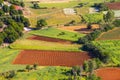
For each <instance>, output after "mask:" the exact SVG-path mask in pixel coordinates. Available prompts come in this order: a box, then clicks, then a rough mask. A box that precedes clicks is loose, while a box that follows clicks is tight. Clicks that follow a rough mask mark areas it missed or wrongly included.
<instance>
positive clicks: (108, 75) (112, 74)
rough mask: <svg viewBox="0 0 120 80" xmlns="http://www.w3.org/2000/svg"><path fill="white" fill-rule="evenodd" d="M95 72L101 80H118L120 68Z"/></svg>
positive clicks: (102, 69)
mask: <svg viewBox="0 0 120 80" xmlns="http://www.w3.org/2000/svg"><path fill="white" fill-rule="evenodd" d="M95 72H96V74H97V76H99V77H101V79H102V80H120V68H101V69H98V70H96V71H95Z"/></svg>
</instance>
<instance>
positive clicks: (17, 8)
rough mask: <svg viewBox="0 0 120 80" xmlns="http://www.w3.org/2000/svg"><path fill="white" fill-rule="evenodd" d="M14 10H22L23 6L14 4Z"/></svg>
mask: <svg viewBox="0 0 120 80" xmlns="http://www.w3.org/2000/svg"><path fill="white" fill-rule="evenodd" d="M14 7H15V9H16V10H22V9H23V8H22V7H21V6H17V5H14Z"/></svg>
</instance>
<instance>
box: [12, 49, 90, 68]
mask: <svg viewBox="0 0 120 80" xmlns="http://www.w3.org/2000/svg"><path fill="white" fill-rule="evenodd" d="M88 59H90V56H88V53H87V52H63V51H37V50H24V51H21V53H20V54H19V55H18V56H17V57H16V59H15V60H14V61H13V64H31V65H32V64H38V65H40V66H68V67H70V66H75V65H82V64H83V63H84V61H86V60H88Z"/></svg>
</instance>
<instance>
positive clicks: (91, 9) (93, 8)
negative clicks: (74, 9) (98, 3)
mask: <svg viewBox="0 0 120 80" xmlns="http://www.w3.org/2000/svg"><path fill="white" fill-rule="evenodd" d="M97 12H99V9H98V8H96V7H91V8H89V13H90V14H92V13H97Z"/></svg>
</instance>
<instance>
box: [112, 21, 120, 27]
mask: <svg viewBox="0 0 120 80" xmlns="http://www.w3.org/2000/svg"><path fill="white" fill-rule="evenodd" d="M113 24H114V25H115V27H120V20H119V19H116V20H115V21H114V22H113Z"/></svg>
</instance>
